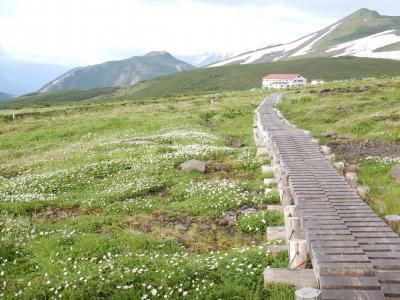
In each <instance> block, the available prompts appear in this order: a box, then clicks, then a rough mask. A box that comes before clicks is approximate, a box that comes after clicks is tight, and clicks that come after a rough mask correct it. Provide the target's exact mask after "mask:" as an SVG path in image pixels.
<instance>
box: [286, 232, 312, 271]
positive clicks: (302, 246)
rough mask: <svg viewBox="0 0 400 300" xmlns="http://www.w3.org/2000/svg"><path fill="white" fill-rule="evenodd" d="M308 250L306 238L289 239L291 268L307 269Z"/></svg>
mask: <svg viewBox="0 0 400 300" xmlns="http://www.w3.org/2000/svg"><path fill="white" fill-rule="evenodd" d="M307 258H308V250H307V241H306V240H296V239H293V240H290V241H289V269H290V270H297V269H305V267H306V265H307V261H308V260H307Z"/></svg>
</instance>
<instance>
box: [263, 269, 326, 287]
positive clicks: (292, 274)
mask: <svg viewBox="0 0 400 300" xmlns="http://www.w3.org/2000/svg"><path fill="white" fill-rule="evenodd" d="M271 283H287V284H290V285H292V286H294V287H296V288H303V287H315V288H317V287H318V283H317V279H316V277H315V273H314V270H310V269H299V270H287V269H277V268H266V269H265V270H264V286H265V287H267V286H268V285H270V284H271Z"/></svg>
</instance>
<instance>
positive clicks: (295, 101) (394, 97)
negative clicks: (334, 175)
mask: <svg viewBox="0 0 400 300" xmlns="http://www.w3.org/2000/svg"><path fill="white" fill-rule="evenodd" d="M399 83H400V78H394V79H386V80H378V81H372V80H368V81H354V82H344V83H331V84H326V85H324V86H323V87H318V88H308V89H306V90H303V91H302V92H301V93H300V94H291V95H288V96H286V101H284V102H283V103H282V104H281V105H280V109H281V110H282V111H283V113H284V114H285V115H286V116H287V118H288V119H289V120H291V121H293V122H294V123H295V124H296V125H298V126H299V127H301V128H305V129H307V130H310V131H311V132H312V133H313V135H314V136H316V137H317V138H320V139H321V142H322V143H329V142H330V141H331V138H326V137H324V133H325V132H328V131H331V132H337V133H338V134H348V133H351V134H353V135H354V138H353V140H355V141H360V140H377V141H384V142H399V141H400V126H399V120H400V109H399V107H400V91H399V88H398V87H399ZM332 88H342V89H344V90H345V92H343V91H341V92H340V91H338V92H333V93H332V94H328V95H325V96H322V95H321V94H319V92H320V90H323V89H332ZM339 159H340V157H339ZM396 163H398V159H397V160H391V159H372V160H368V161H361V162H360V166H361V173H360V178H359V180H360V182H361V184H362V185H367V186H369V187H370V188H371V206H372V207H373V209H374V210H375V211H376V212H377V213H379V214H380V215H385V214H388V213H392V214H399V213H400V202H399V201H398V195H399V193H400V185H399V183H398V182H396V181H395V180H393V179H390V178H389V176H388V172H389V170H390V168H391V167H392V166H393V165H394V164H396Z"/></svg>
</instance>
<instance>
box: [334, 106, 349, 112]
mask: <svg viewBox="0 0 400 300" xmlns="http://www.w3.org/2000/svg"><path fill="white" fill-rule="evenodd" d="M337 110H339V111H345V112H346V111H350V110H351V107H347V106H341V107H338V108H337Z"/></svg>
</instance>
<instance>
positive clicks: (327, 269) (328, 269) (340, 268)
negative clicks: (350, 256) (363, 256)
mask: <svg viewBox="0 0 400 300" xmlns="http://www.w3.org/2000/svg"><path fill="white" fill-rule="evenodd" d="M313 266H314V269H315V270H316V271H317V272H318V273H319V275H320V276H324V275H335V276H337V275H341V276H374V275H375V271H374V267H373V265H372V264H371V263H347V262H346V263H317V264H315V262H314V260H313Z"/></svg>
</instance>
